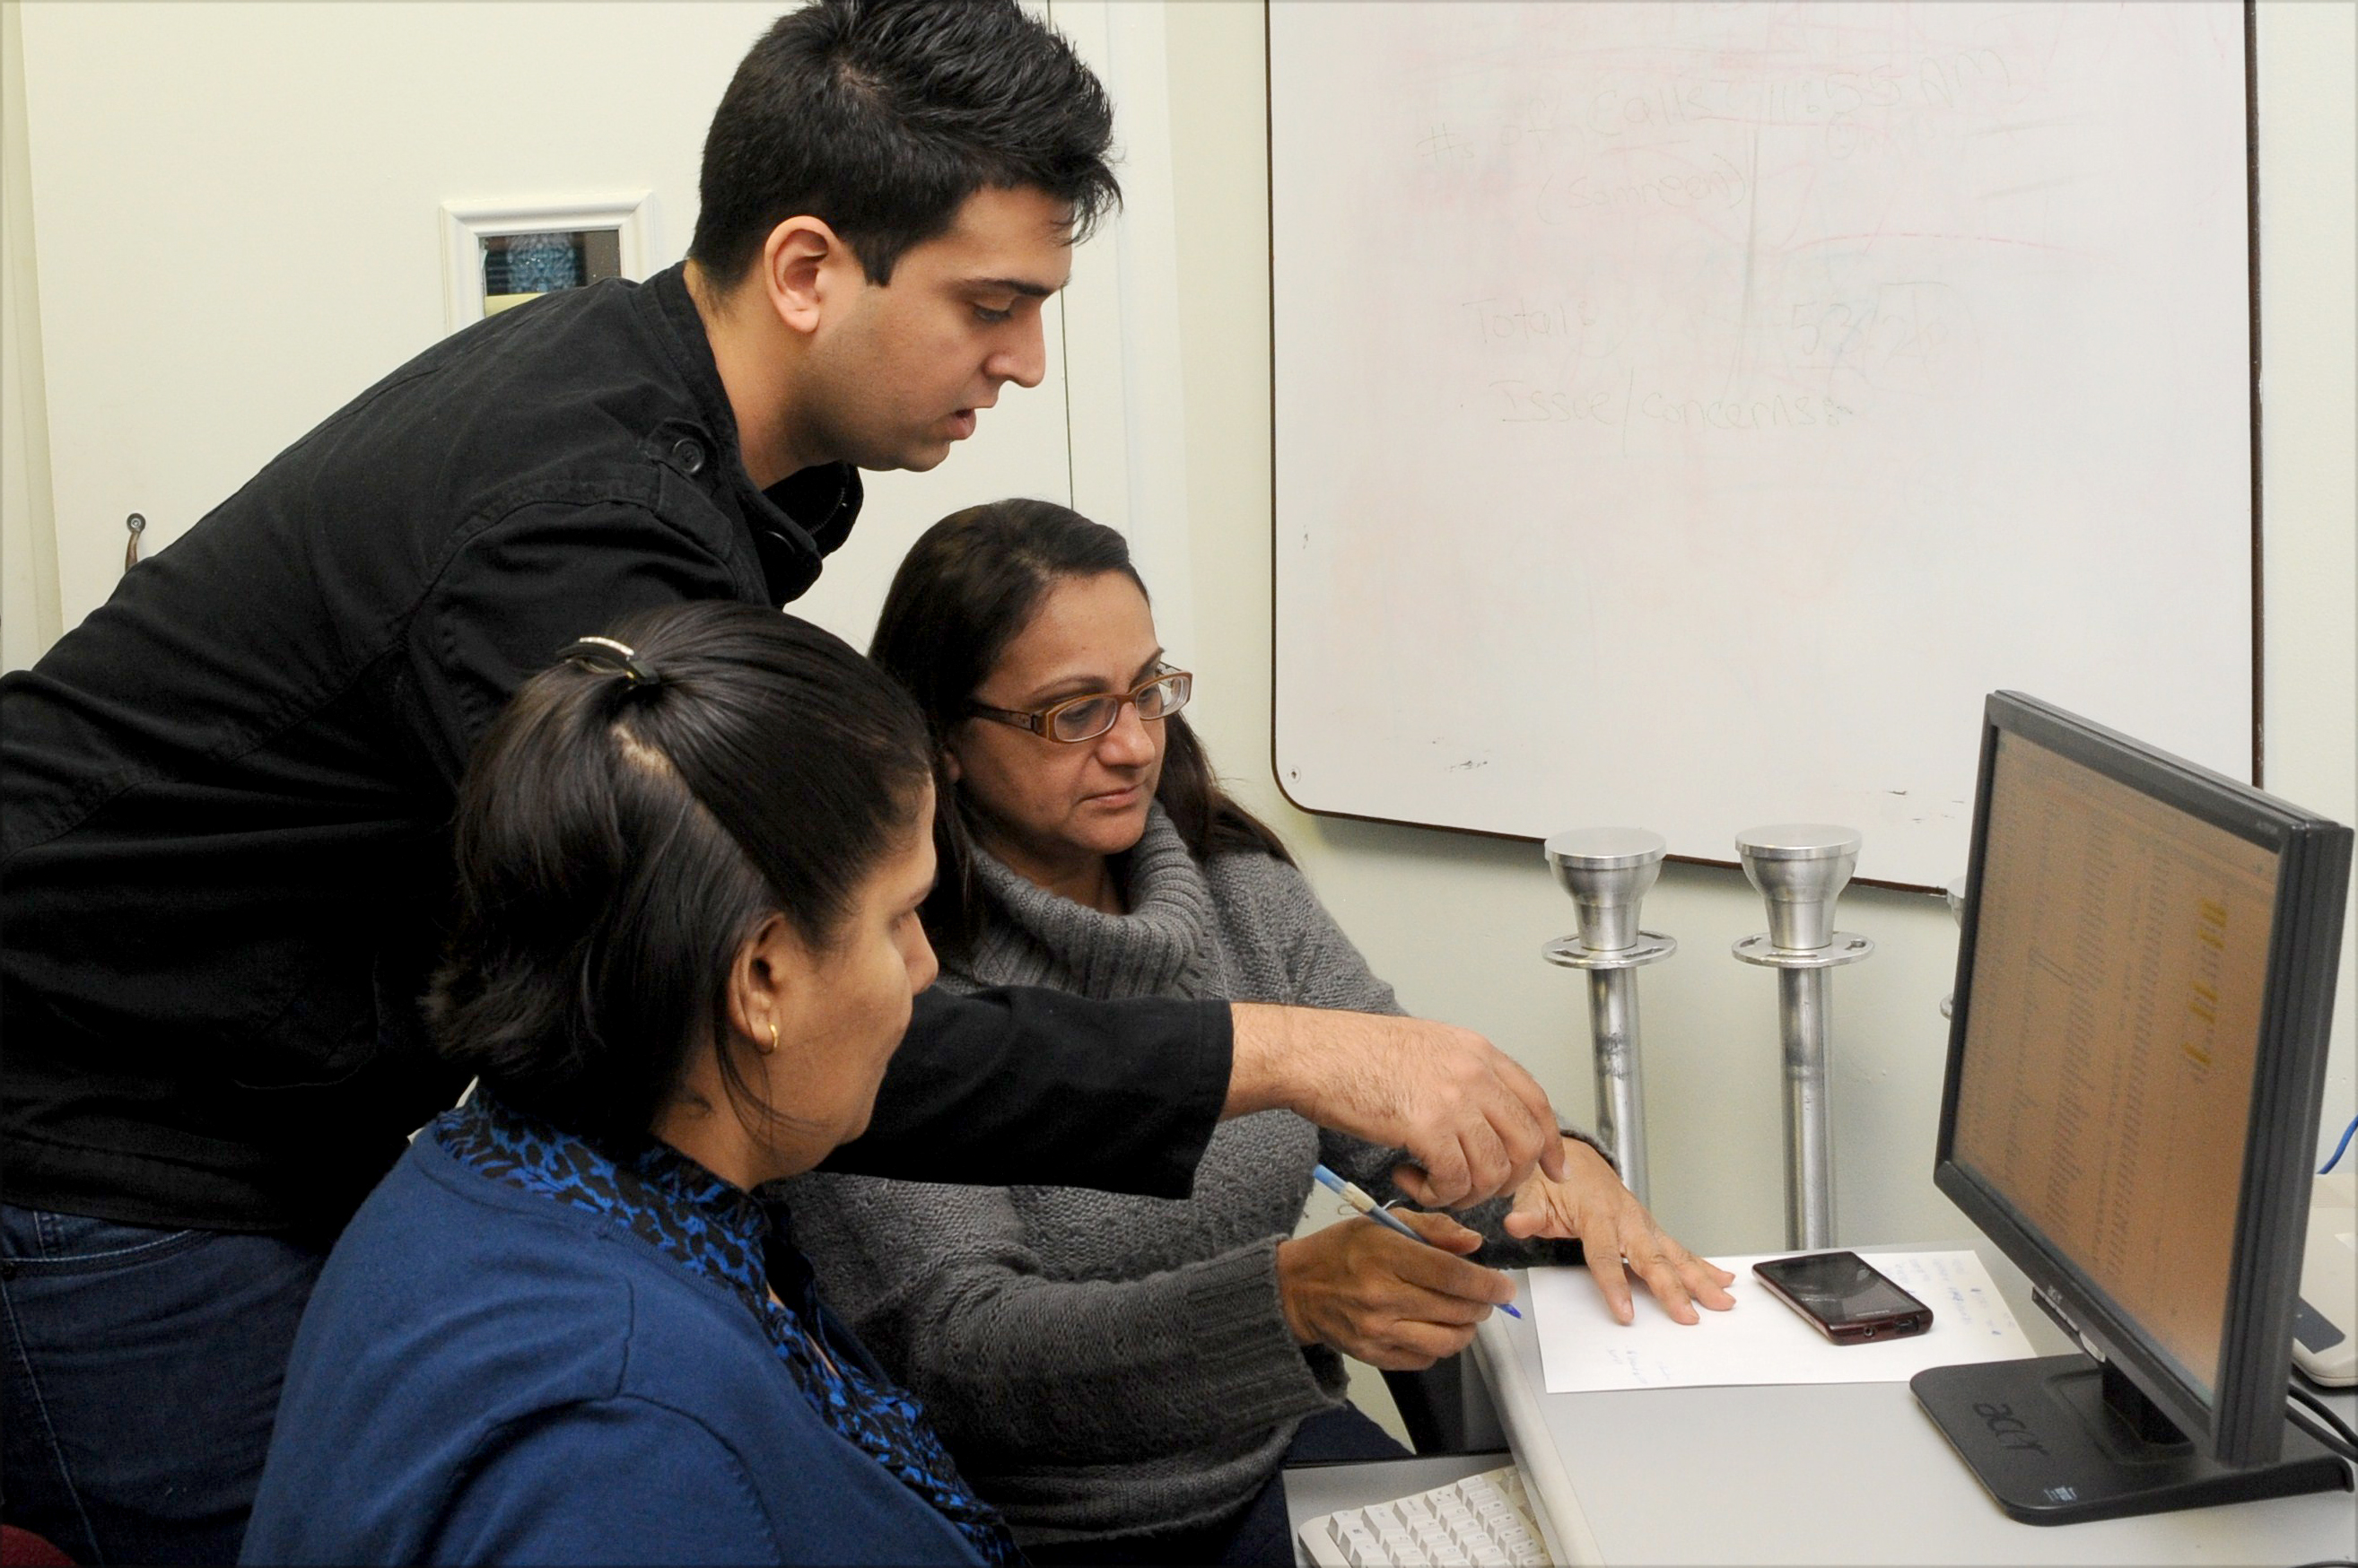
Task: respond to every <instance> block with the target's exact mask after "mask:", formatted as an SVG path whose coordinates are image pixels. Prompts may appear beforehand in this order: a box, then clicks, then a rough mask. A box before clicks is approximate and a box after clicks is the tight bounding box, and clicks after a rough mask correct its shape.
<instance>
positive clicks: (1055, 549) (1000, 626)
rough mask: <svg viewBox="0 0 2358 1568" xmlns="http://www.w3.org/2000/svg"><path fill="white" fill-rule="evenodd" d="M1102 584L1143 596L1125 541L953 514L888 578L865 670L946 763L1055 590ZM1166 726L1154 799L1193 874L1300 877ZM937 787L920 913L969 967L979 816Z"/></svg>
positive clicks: (1005, 509) (1003, 514)
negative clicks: (909, 705) (1246, 856)
mask: <svg viewBox="0 0 2358 1568" xmlns="http://www.w3.org/2000/svg"><path fill="white" fill-rule="evenodd" d="M1106 572H1120V573H1121V574H1122V575H1123V576H1124V577H1127V578H1128V579H1130V581H1132V582H1134V583H1137V584H1138V591H1139V592H1141V593H1146V591H1147V589H1146V584H1145V582H1144V581H1143V580H1142V579H1141V578H1140V577H1139V575H1138V568H1136V567H1134V566H1132V565H1130V543H1129V541H1128V540H1126V539H1124V538H1123V537H1122V536H1121V535H1120V534H1118V533H1116V532H1115V531H1114V530H1113V529H1111V528H1109V527H1107V526H1106V525H1105V524H1102V523H1092V522H1090V521H1089V520H1088V519H1087V518H1086V517H1084V516H1082V515H1081V514H1079V513H1077V512H1075V511H1074V510H1073V509H1072V508H1070V507H1068V506H1059V505H1057V504H1056V503H1055V502H1052V501H1031V500H1023V499H1017V500H1012V501H993V502H988V503H984V504H983V505H980V506H969V507H968V508H967V509H966V510H965V511H963V512H954V513H952V514H950V515H948V516H947V517H945V518H943V519H942V520H941V521H940V522H938V523H936V524H934V525H933V526H932V527H931V528H928V529H926V530H925V533H924V535H921V536H920V537H919V538H918V540H917V542H916V544H915V545H914V546H911V547H910V550H909V553H908V555H907V557H905V558H903V560H902V562H901V569H900V570H899V571H897V572H895V573H893V574H892V590H891V591H890V592H888V593H887V594H886V595H885V596H884V609H883V611H882V613H881V614H879V615H878V617H877V619H876V637H875V640H874V641H873V642H871V643H870V644H869V647H868V656H869V657H870V658H871V659H874V660H875V661H876V662H877V663H878V664H879V665H882V666H883V668H884V669H885V671H886V672H887V673H888V674H890V675H891V676H892V677H893V678H894V679H896V680H898V681H899V682H900V683H901V684H902V685H903V686H904V687H908V688H909V690H910V691H911V692H912V693H913V694H914V695H915V697H916V698H917V707H918V708H920V709H921V710H923V712H924V713H925V727H926V729H928V730H931V731H932V733H933V740H934V746H935V749H936V753H938V752H940V751H941V749H942V748H943V747H944V746H945V745H946V742H947V741H948V739H949V734H950V731H951V730H953V729H955V728H957V725H959V724H960V723H962V722H964V721H965V720H966V719H968V718H970V717H972V714H973V702H974V694H975V692H976V691H977V690H978V689H979V688H980V687H981V686H982V683H983V682H984V681H986V680H988V679H990V672H991V670H992V669H993V668H994V667H995V666H996V665H998V663H999V659H1000V655H1001V654H1004V653H1005V652H1006V651H1007V645H1008V644H1009V643H1011V642H1013V641H1014V640H1015V638H1016V637H1017V635H1018V634H1019V633H1022V630H1023V628H1024V627H1026V626H1028V625H1030V624H1031V622H1032V617H1033V614H1034V613H1035V612H1037V611H1038V610H1039V608H1040V601H1041V600H1042V599H1043V598H1044V597H1045V596H1046V594H1047V592H1048V589H1050V588H1051V587H1053V586H1055V584H1056V583H1058V582H1060V581H1064V580H1067V579H1075V578H1092V577H1098V576H1100V575H1102V574H1103V573H1106ZM1148 598H1149V599H1150V600H1152V595H1151V594H1150V595H1148ZM1162 724H1163V782H1162V784H1160V785H1158V786H1157V788H1156V789H1155V792H1154V798H1155V799H1156V800H1157V801H1159V802H1161V803H1162V806H1163V810H1164V811H1165V812H1166V813H1168V814H1169V816H1170V817H1171V823H1172V826H1173V827H1175V828H1177V829H1178V832H1179V837H1180V838H1181V840H1182V841H1184V843H1185V844H1186V846H1187V849H1188V851H1189V852H1190V853H1191V854H1193V855H1194V856H1195V859H1197V860H1209V859H1210V858H1211V857H1212V856H1214V855H1219V854H1229V853H1237V852H1246V853H1258V854H1264V855H1274V856H1275V857H1277V859H1279V860H1284V861H1286V862H1287V863H1288V864H1291V863H1292V862H1293V857H1292V856H1291V855H1289V854H1287V853H1286V849H1285V842H1284V840H1282V839H1281V838H1279V837H1278V836H1277V834H1276V833H1275V832H1273V831H1272V830H1271V828H1270V827H1268V826H1267V825H1266V824H1264V823H1262V822H1261V821H1260V818H1258V817H1256V816H1253V814H1252V813H1250V812H1249V811H1247V810H1246V809H1245V808H1244V807H1243V806H1238V804H1237V803H1236V802H1235V801H1234V800H1233V799H1231V798H1229V796H1228V793H1227V792H1226V791H1224V790H1223V789H1221V788H1220V785H1219V781H1218V779H1217V777H1216V776H1215V775H1214V773H1213V772H1212V763H1211V759H1210V758H1209V757H1207V756H1206V754H1205V752H1204V745H1203V742H1202V741H1198V740H1197V739H1196V738H1195V731H1194V730H1190V729H1189V728H1188V727H1187V719H1186V717H1185V715H1184V714H1176V713H1174V714H1173V715H1172V716H1171V717H1170V718H1168V719H1163V720H1162ZM936 784H937V785H938V787H937V789H936V794H935V797H934V799H935V806H934V823H935V828H934V847H935V849H936V855H937V859H938V861H939V871H938V872H937V875H936V881H935V883H934V892H933V896H932V897H931V898H929V899H927V900H926V902H925V929H926V932H927V934H928V935H931V936H932V937H933V939H934V941H935V943H936V946H940V947H941V948H943V949H944V950H945V951H946V952H952V953H963V952H965V951H967V950H968V948H970V947H971V946H972V945H973V943H974V939H975V938H976V936H978V935H980V932H981V924H982V911H981V908H980V906H979V902H978V901H977V900H976V899H975V898H974V896H973V888H972V868H973V863H974V862H973V852H972V849H971V848H970V846H971V844H972V842H973V835H974V831H975V824H974V822H973V821H972V820H971V817H972V814H973V807H972V806H969V805H968V803H967V801H966V799H965V797H964V795H963V794H962V792H960V791H959V790H958V789H957V786H956V785H955V784H951V783H950V782H949V780H948V778H947V776H946V774H945V775H943V776H941V777H939V778H937V779H936Z"/></svg>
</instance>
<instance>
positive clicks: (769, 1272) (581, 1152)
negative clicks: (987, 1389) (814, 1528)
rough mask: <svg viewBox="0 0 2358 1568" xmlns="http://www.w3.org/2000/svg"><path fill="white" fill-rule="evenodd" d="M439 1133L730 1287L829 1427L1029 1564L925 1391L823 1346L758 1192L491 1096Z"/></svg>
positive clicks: (811, 1289) (812, 1300)
mask: <svg viewBox="0 0 2358 1568" xmlns="http://www.w3.org/2000/svg"><path fill="white" fill-rule="evenodd" d="M432 1132H433V1137H434V1141H435V1142H436V1143H437V1144H438V1146H439V1147H440V1148H441V1149H442V1150H443V1151H444V1152H447V1153H449V1155H450V1156H451V1157H452V1158H454V1159H456V1160H457V1161H458V1162H460V1164H462V1165H465V1166H467V1167H468V1168H469V1169H471V1170H473V1171H475V1172H477V1173H480V1174H481V1175H484V1176H487V1177H489V1178H490V1179H492V1181H495V1182H500V1183H503V1184H506V1185H509V1186H513V1187H520V1188H522V1189H524V1190H525V1191H526V1192H531V1193H538V1194H540V1195H542V1196H544V1197H548V1198H553V1199H555V1200H556V1201H557V1202H558V1203H562V1204H567V1205H569V1206H572V1207H575V1208H580V1209H587V1210H589V1211H590V1212H591V1213H593V1214H600V1215H603V1216H605V1217H607V1218H609V1219H611V1220H612V1221H614V1222H615V1223H616V1224H618V1225H621V1226H622V1227H625V1228H627V1229H628V1230H630V1231H631V1233H632V1234H633V1235H634V1236H636V1237H638V1238H640V1239H641V1240H643V1241H644V1242H646V1243H647V1244H648V1245H649V1246H651V1247H653V1248H654V1249H656V1250H657V1251H658V1252H661V1253H663V1254H664V1255H665V1257H667V1258H669V1259H671V1260H673V1261H674V1262H676V1263H678V1264H679V1265H681V1266H682V1267H683V1268H686V1269H687V1270H688V1271H690V1272H692V1273H697V1274H702V1275H705V1276H707V1277H708V1278H710V1279H714V1280H718V1281H721V1282H722V1283H724V1284H726V1285H728V1286H729V1287H730V1289H731V1290H732V1291H734V1292H736V1294H737V1296H738V1297H739V1299H740V1300H741V1301H743V1302H744V1303H745V1304H746V1306H747V1307H748V1309H750V1310H751V1311H752V1313H753V1314H754V1315H755V1317H756V1318H758V1319H759V1320H760V1322H761V1324H762V1326H763V1329H764V1331H765V1332H766V1333H767V1334H768V1336H769V1338H770V1343H771V1345H772V1346H773V1348H774V1349H775V1350H776V1351H777V1353H778V1357H779V1359H780V1360H782V1361H784V1363H785V1365H786V1368H787V1369H788V1370H789V1371H790V1372H791V1373H792V1374H793V1376H794V1379H795V1384H796V1386H797V1387H798V1388H799V1389H800V1390H802V1394H803V1397H804V1398H805V1399H806V1400H809V1401H810V1404H811V1406H812V1408H813V1409H815V1410H817V1411H818V1412H819V1414H820V1416H821V1417H823V1418H824V1419H825V1420H826V1421H827V1424H828V1425H830V1426H831V1427H833V1428H834V1429H835V1430H836V1431H837V1432H838V1433H841V1434H842V1435H843V1436H844V1437H845V1438H847V1439H849V1441H850V1442H852V1443H854V1444H857V1445H859V1447H860V1449H861V1450H863V1451H864V1452H866V1453H867V1454H869V1455H870V1456H871V1457H872V1458H873V1459H875V1460H876V1462H877V1463H878V1464H880V1465H883V1466H884V1467H885V1468H886V1469H887V1470H889V1471H891V1472H892V1474H893V1475H894V1476H896V1477H898V1478H899V1479H900V1481H901V1482H902V1483H903V1485H904V1486H906V1487H909V1488H910V1489H911V1490H912V1491H914V1492H915V1493H916V1494H917V1495H918V1496H919V1497H921V1498H924V1499H925V1501H926V1503H928V1504H929V1505H931V1506H932V1507H933V1508H934V1509H935V1510H936V1511H937V1512H939V1513H940V1514H942V1515H943V1516H944V1517H945V1518H946V1519H949V1521H950V1522H951V1523H952V1524H954V1525H956V1526H957V1529H958V1530H959V1532H960V1533H962V1534H963V1535H964V1536H965V1537H966V1538H967V1540H968V1542H969V1543H970V1544H972V1546H973V1547H974V1549H975V1550H976V1551H977V1552H979V1553H980V1554H981V1555H982V1557H983V1559H984V1560H985V1561H986V1562H990V1563H1021V1562H1022V1561H1023V1557H1022V1552H1020V1551H1019V1550H1018V1549H1017V1547H1016V1545H1015V1540H1014V1537H1013V1536H1011V1535H1010V1534H1009V1533H1008V1530H1007V1526H1006V1524H1005V1522H1004V1521H1003V1520H1001V1519H1000V1517H999V1513H998V1510H997V1509H993V1508H992V1507H991V1506H990V1504H989V1503H987V1502H985V1501H983V1500H982V1499H981V1498H979V1497H978V1496H976V1495H975V1492H974V1489H973V1488H972V1487H968V1485H967V1484H966V1481H965V1479H964V1477H962V1476H959V1474H958V1470H957V1462H956V1461H955V1460H953V1459H952V1458H951V1457H950V1454H949V1451H948V1450H947V1449H946V1448H945V1447H944V1446H943V1445H942V1441H941V1439H940V1437H939V1436H937V1435H936V1433H935V1432H934V1430H933V1427H932V1425H931V1424H930V1423H929V1422H927V1421H926V1420H925V1409H924V1407H923V1406H922V1405H921V1404H920V1403H919V1402H918V1400H917V1398H916V1396H915V1395H914V1394H912V1393H910V1392H909V1391H908V1390H905V1389H903V1388H900V1387H898V1386H897V1385H895V1384H893V1383H892V1382H891V1381H890V1380H888V1379H883V1378H882V1377H878V1376H874V1375H871V1373H870V1372H869V1371H868V1370H867V1369H865V1368H863V1367H861V1366H860V1364H859V1363H858V1361H856V1360H855V1359H854V1358H852V1357H849V1356H846V1355H844V1354H843V1353H842V1350H841V1346H838V1353H837V1354H836V1355H833V1356H829V1355H827V1354H826V1353H825V1352H824V1351H823V1350H821V1349H820V1348H819V1342H820V1340H821V1338H822V1337H824V1336H826V1335H827V1325H826V1324H825V1322H824V1320H823V1319H822V1317H821V1315H820V1310H819V1302H818V1292H817V1285H816V1283H815V1282H814V1281H813V1280H812V1277H811V1271H810V1266H809V1264H808V1263H807V1262H806V1261H805V1260H804V1259H803V1257H802V1255H801V1253H799V1252H797V1251H795V1249H794V1248H793V1246H792V1245H791V1244H790V1243H788V1242H786V1241H785V1240H784V1233H783V1232H782V1230H781V1229H780V1228H779V1227H775V1226H773V1224H772V1223H771V1219H770V1216H769V1215H768V1213H767V1212H766V1211H765V1210H764V1209H763V1206H762V1205H761V1204H760V1203H759V1202H757V1201H756V1200H755V1199H754V1198H753V1197H752V1195H749V1194H747V1193H745V1192H743V1191H742V1190H741V1189H740V1188H737V1187H733V1186H731V1185H730V1184H728V1183H727V1182H724V1181H722V1180H721V1179H720V1178H719V1177H718V1176H716V1175H714V1174H713V1173H711V1172H709V1171H708V1170H706V1169H705V1168H704V1167H703V1166H701V1165H699V1164H698V1163H697V1162H695V1161H693V1160H690V1159H689V1158H687V1156H686V1155H684V1154H681V1153H680V1152H677V1151H676V1150H674V1149H672V1148H670V1147H669V1146H667V1145H665V1144H662V1143H655V1142H650V1143H649V1144H648V1145H647V1146H646V1147H645V1148H644V1149H642V1150H640V1151H638V1152H635V1153H633V1154H631V1155H629V1156H628V1157H627V1158H625V1159H623V1160H621V1161H619V1162H618V1161H617V1160H615V1159H613V1158H611V1157H610V1156H609V1155H607V1154H606V1153H605V1152H602V1151H601V1150H600V1149H599V1148H598V1147H597V1146H596V1145H594V1144H592V1143H590V1141H588V1140H586V1139H583V1138H579V1137H577V1136H575V1135H574V1134H572V1133H568V1132H565V1131H562V1130H558V1129H557V1128H556V1127H554V1126H552V1125H550V1124H549V1123H547V1122H545V1121H542V1120H540V1119H537V1118H535V1117H530V1116H526V1115H525V1114H524V1113H523V1112H521V1111H517V1110H514V1109H511V1108H508V1107H506V1106H503V1105H502V1104H501V1103H500V1102H499V1101H498V1100H497V1099H495V1098H492V1096H491V1095H490V1094H488V1093H485V1092H484V1091H483V1090H481V1089H480V1088H479V1089H477V1091H476V1092H475V1094H474V1097H473V1098H471V1099H470V1100H469V1101H468V1102H467V1103H466V1104H465V1105H462V1106H460V1108H458V1109H456V1110H451V1111H446V1112H444V1113H443V1114H442V1115H441V1116H440V1117H439V1118H438V1119H436V1120H435V1122H434V1125H433V1130H432ZM773 1290H774V1291H775V1292H776V1295H777V1299H776V1300H773V1299H772V1297H771V1292H772V1291H773ZM838 1332H839V1331H838ZM855 1343H856V1342H855ZM860 1358H861V1359H864V1358H865V1357H864V1353H863V1355H862V1357H860Z"/></svg>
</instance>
